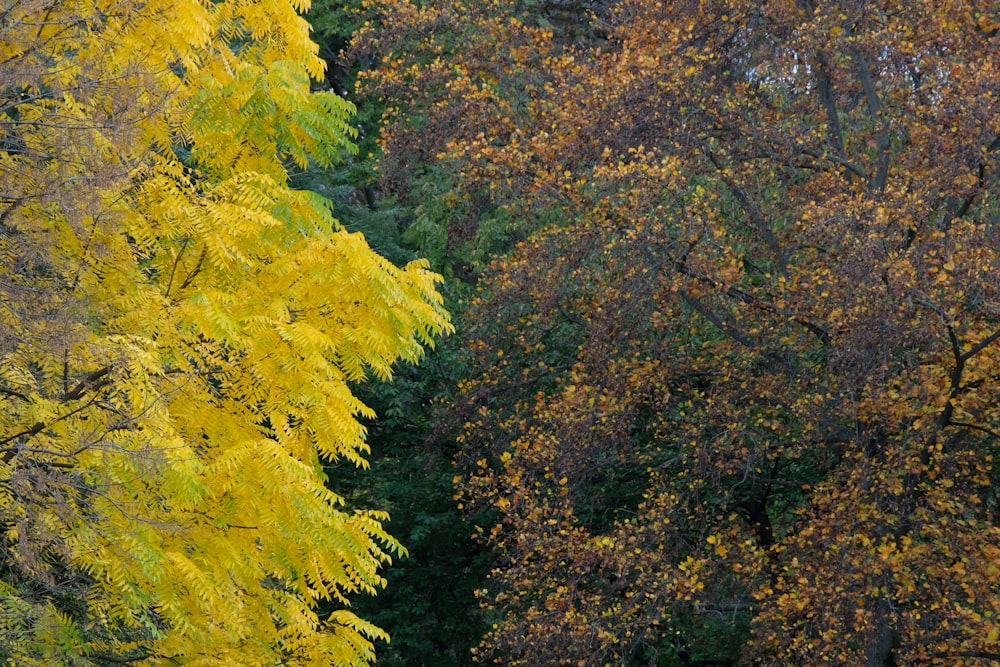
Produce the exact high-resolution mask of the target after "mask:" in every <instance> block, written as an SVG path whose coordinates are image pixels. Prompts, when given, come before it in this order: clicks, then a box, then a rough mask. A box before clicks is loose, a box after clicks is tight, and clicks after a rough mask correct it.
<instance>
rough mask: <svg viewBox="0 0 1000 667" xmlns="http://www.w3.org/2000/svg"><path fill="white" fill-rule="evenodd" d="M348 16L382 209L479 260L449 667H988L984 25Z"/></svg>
mask: <svg viewBox="0 0 1000 667" xmlns="http://www.w3.org/2000/svg"><path fill="white" fill-rule="evenodd" d="M549 4H552V3H549ZM374 6H375V7H376V8H377V10H378V12H379V14H378V16H377V17H376V19H375V20H373V22H372V23H371V24H370V26H369V28H368V29H367V30H366V31H364V32H363V33H362V34H361V35H360V37H359V39H358V40H357V42H356V44H355V53H356V54H363V55H365V57H367V58H369V59H370V60H371V62H372V63H373V67H372V69H371V70H370V71H369V72H368V73H367V74H366V75H365V78H364V80H363V87H362V92H363V93H364V94H367V95H370V96H372V97H373V98H376V97H377V98H381V99H382V100H384V101H386V102H387V103H389V104H390V105H391V108H390V111H389V113H388V114H387V118H386V127H385V131H384V133H383V135H382V136H383V139H382V141H383V147H384V151H385V155H384V158H383V160H382V162H381V165H380V168H381V170H382V174H383V175H384V177H385V182H386V184H387V185H388V186H389V187H392V188H393V189H394V191H395V192H397V193H398V194H400V196H402V197H403V198H404V199H406V200H408V201H410V202H412V203H413V204H414V205H418V206H420V207H422V208H421V210H430V209H434V210H445V211H447V212H448V214H447V215H444V216H438V218H435V219H433V220H431V221H430V222H432V223H436V224H439V225H440V226H441V227H442V228H443V229H444V231H445V233H446V234H447V240H448V243H449V244H450V246H451V247H452V248H454V249H455V250H456V252H459V251H461V249H463V248H464V249H465V252H467V256H468V257H472V258H478V259H479V260H480V261H481V262H482V263H483V270H482V275H481V276H480V278H479V289H478V292H477V296H476V297H475V300H474V301H473V302H472V303H471V304H469V306H468V310H467V311H466V313H465V315H464V319H463V328H464V341H465V345H466V348H467V354H468V363H469V367H470V369H471V370H470V372H469V373H468V377H466V378H465V379H463V380H462V382H461V385H460V387H459V398H458V400H457V402H455V403H454V404H449V405H448V406H446V407H445V408H443V409H442V411H441V419H442V424H443V425H442V427H441V428H442V429H447V428H448V426H449V425H450V426H451V427H452V428H454V429H455V432H456V433H457V434H458V437H459V439H460V442H461V448H462V454H461V461H460V463H461V466H462V467H461V470H462V473H461V474H460V475H459V476H458V478H457V479H456V485H457V498H458V500H459V502H460V503H462V505H463V506H464V507H465V509H467V510H468V511H469V512H470V516H473V517H475V520H477V521H478V522H480V525H481V527H482V532H481V539H483V540H486V541H488V543H489V544H490V545H491V547H492V549H493V550H494V554H495V568H494V570H493V574H492V576H491V579H490V581H489V582H488V583H487V584H486V585H485V586H484V587H483V588H482V589H481V591H480V595H481V598H480V600H481V604H482V606H483V608H484V610H485V613H486V614H487V617H488V618H493V619H495V625H493V630H492V631H491V632H490V633H489V634H488V635H487V636H486V637H485V638H484V640H483V643H482V645H481V646H480V647H479V648H478V649H477V653H476V655H477V658H478V659H479V660H481V661H483V662H491V661H492V662H495V663H498V664H511V665H514V664H522V665H542V664H572V665H603V664H607V663H612V664H681V665H682V664H731V663H734V662H737V661H743V662H746V663H751V664H762V665H764V664H773V665H791V664H819V663H828V664H840V665H868V666H870V667H879V666H888V665H892V664H914V665H915V664H936V663H940V664H953V665H957V664H970V665H972V664H985V663H984V662H983V661H997V660H1000V496H998V494H997V485H998V483H1000V478H998V469H997V463H996V460H995V459H996V454H997V446H998V444H1000V407H998V406H1000V201H998V200H997V193H998V192H1000V188H998V166H997V158H998V155H1000V115H998V108H1000V106H998V104H1000V103H998V95H1000V71H998V63H1000V36H998V34H1000V15H998V13H997V10H996V7H995V5H991V4H989V3H985V2H978V3H977V2H975V1H971V0H969V1H962V2H955V1H952V0H948V1H942V0H925V1H916V0H911V1H908V2H848V1H840V2H812V1H810V0H798V1H792V0H788V1H782V2H771V3H757V2H744V1H742V0H714V1H713V0H701V1H699V0H678V1H676V2H668V3H656V2H650V1H648V0H623V1H622V2H620V3H616V4H614V5H613V6H612V7H608V8H605V7H598V8H596V9H597V11H596V12H595V13H594V14H593V15H592V16H591V17H590V18H589V19H588V20H589V23H588V22H587V21H583V22H581V23H580V25H582V26H584V28H580V29H578V30H575V31H570V30H568V29H567V28H566V27H565V26H564V25H561V24H559V23H557V22H555V20H554V19H552V18H551V13H546V11H545V10H546V7H547V4H546V3H538V2H530V3H529V2H526V1H525V2H521V3H508V2H498V1H496V2H494V1H489V0H436V1H433V2H425V3H419V4H413V3H410V2H407V1H406V0H386V1H385V2H380V3H376V5H374ZM578 28H579V26H578ZM422 222H423V223H424V224H425V226H426V223H427V222H428V221H427V220H426V219H424V220H423V221H422ZM498 248H499V249H502V252H501V253H500V254H498V255H495V256H494V257H493V259H492V260H491V261H489V260H488V259H487V258H488V257H489V253H490V252H494V251H496V250H497V249H498ZM699 660H702V661H707V662H698V661H699Z"/></svg>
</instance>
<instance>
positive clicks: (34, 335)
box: [0, 0, 450, 667]
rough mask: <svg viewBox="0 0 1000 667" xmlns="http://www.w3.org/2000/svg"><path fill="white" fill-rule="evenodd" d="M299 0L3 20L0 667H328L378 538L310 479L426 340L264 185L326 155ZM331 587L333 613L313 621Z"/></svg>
mask: <svg viewBox="0 0 1000 667" xmlns="http://www.w3.org/2000/svg"><path fill="white" fill-rule="evenodd" d="M307 4H308V1H307V0H298V1H296V0H253V1H247V0H10V1H6V2H4V3H3V6H2V10H0V518H2V525H0V532H2V544H0V662H6V663H7V664H15V665H45V666H47V667H48V666H51V665H111V664H116V665H120V664H130V665H143V664H148V665H154V664H155V665H174V664H177V665H180V664H184V665H190V666H194V665H227V666H229V665H331V664H333V665H354V664H367V663H368V662H369V661H371V660H372V659H373V649H372V640H373V639H375V638H379V637H384V634H383V633H382V632H381V631H380V630H379V629H378V628H376V627H374V626H372V625H370V624H368V623H366V622H364V621H363V620H361V619H359V618H357V617H356V616H355V615H353V614H352V613H351V612H350V611H349V610H348V606H349V597H350V596H351V595H352V594H354V593H359V592H360V593H371V592H374V591H375V590H376V589H377V588H378V587H379V586H380V585H381V584H382V583H383V581H382V579H381V578H380V576H379V574H378V569H379V566H380V565H381V564H382V563H384V562H386V561H387V560H388V559H389V557H390V555H391V554H393V553H398V552H399V551H400V550H401V548H402V547H401V546H400V545H399V544H398V543H397V542H396V541H394V540H393V539H392V538H391V537H390V536H389V535H388V534H387V533H386V532H385V531H384V529H383V527H382V521H383V519H384V518H385V517H384V516H383V515H381V514H380V513H378V512H372V511H358V510H352V509H350V508H347V507H345V506H344V504H343V501H342V499H341V498H339V497H338V496H337V495H336V494H335V493H333V492H331V491H329V490H327V489H326V488H325V486H324V475H323V469H322V465H321V460H322V459H324V458H327V459H338V458H343V459H347V460H350V461H353V462H355V463H356V464H359V465H365V462H364V454H365V452H366V445H365V440H364V428H363V426H362V425H361V423H360V422H359V418H361V417H363V416H368V413H369V410H368V409H367V408H366V407H365V406H364V405H362V404H361V403H360V402H359V401H358V400H357V399H356V398H355V397H354V396H353V395H352V393H351V390H350V383H351V382H352V381H357V380H361V379H363V378H364V377H365V376H366V375H368V374H374V375H376V376H378V377H382V378H386V377H388V376H389V374H390V370H391V366H392V364H393V363H394V362H396V361H397V360H400V359H404V360H408V361H414V360H416V359H417V358H418V357H419V356H420V354H421V351H422V346H424V345H427V344H430V343H431V342H432V339H433V337H434V336H435V335H438V334H442V333H444V332H446V331H447V330H448V329H449V328H450V324H449V322H448V318H447V314H446V313H445V311H444V310H443V307H442V304H441V299H440V297H439V295H438V293H437V291H436V288H435V281H436V280H437V276H436V275H434V274H433V273H431V272H430V271H428V270H427V268H426V266H425V265H424V264H420V263H413V264H411V265H409V266H406V267H404V268H397V267H395V266H393V265H392V264H390V263H389V262H387V261H385V260H383V259H382V258H380V257H379V256H378V255H376V254H375V253H374V252H373V251H372V250H370V249H369V247H368V246H367V245H366V243H365V241H364V239H363V238H362V237H361V236H360V235H352V234H348V233H346V232H345V231H343V230H341V229H339V228H338V226H337V224H336V222H335V220H334V219H333V217H332V215H331V212H330V208H329V204H328V202H326V201H325V200H323V199H322V198H321V197H319V196H317V195H315V194H312V193H309V192H301V191H296V190H293V189H292V188H290V187H289V171H290V170H292V169H297V168H303V167H305V166H306V165H307V164H309V163H318V164H328V163H331V162H333V161H335V160H338V159H341V158H342V157H343V155H344V154H346V153H347V152H349V151H350V149H351V144H350V136H351V132H352V130H351V128H350V126H349V125H348V122H347V121H348V116H349V114H350V111H351V108H350V105H349V104H348V103H347V102H345V101H344V100H342V99H340V98H338V97H337V96H336V95H334V94H332V93H324V92H320V93H314V92H310V79H311V78H315V77H318V76H319V75H320V74H321V72H322V69H323V63H322V61H321V60H320V59H319V58H318V57H317V48H316V46H315V45H314V44H313V43H312V42H311V41H310V40H309V35H308V27H307V25H306V23H305V22H304V21H303V20H302V18H301V17H300V16H299V15H298V12H299V11H303V10H305V9H306V5H307ZM320 599H326V600H332V601H333V602H334V604H333V607H334V608H335V609H338V611H334V612H333V613H332V615H330V617H329V618H320V617H318V616H317V614H316V612H315V608H316V603H317V601H318V600H320Z"/></svg>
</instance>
